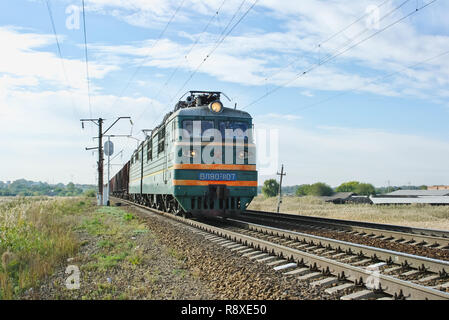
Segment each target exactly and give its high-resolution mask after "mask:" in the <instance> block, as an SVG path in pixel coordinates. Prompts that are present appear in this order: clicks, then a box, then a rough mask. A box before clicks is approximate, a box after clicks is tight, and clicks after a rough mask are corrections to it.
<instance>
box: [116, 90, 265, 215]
mask: <svg viewBox="0 0 449 320" xmlns="http://www.w3.org/2000/svg"><path fill="white" fill-rule="evenodd" d="M221 95H224V94H223V93H221V92H209V91H190V95H189V96H187V98H186V99H185V101H182V100H181V101H179V102H178V103H177V104H176V106H175V109H174V110H173V112H170V113H168V114H167V115H166V116H165V117H164V119H163V121H162V123H161V124H160V125H159V126H158V127H156V128H155V129H153V130H152V132H151V134H149V135H148V136H147V137H146V139H145V141H143V142H142V143H141V144H140V145H139V146H138V148H137V149H136V150H135V151H134V153H133V155H132V157H131V160H130V161H129V162H128V163H127V164H126V165H125V166H124V167H123V168H122V169H121V170H120V171H119V172H118V173H117V174H116V175H115V176H114V177H113V178H112V179H111V184H112V188H111V193H112V195H114V196H116V197H121V198H126V199H129V200H132V201H134V202H136V203H139V204H143V205H146V206H148V207H152V208H155V209H159V210H163V211H166V212H171V213H174V214H182V215H193V216H230V215H237V214H239V213H241V212H243V211H244V210H246V208H247V206H248V205H249V203H250V202H251V200H252V199H253V198H254V197H255V196H256V195H257V171H256V157H255V154H256V150H255V144H254V141H253V123H252V118H251V116H250V115H249V114H248V113H247V112H243V111H240V110H236V109H235V108H234V109H232V108H226V107H224V106H223V103H222V102H221Z"/></svg>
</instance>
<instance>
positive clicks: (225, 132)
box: [219, 121, 248, 139]
mask: <svg viewBox="0 0 449 320" xmlns="http://www.w3.org/2000/svg"><path fill="white" fill-rule="evenodd" d="M219 129H220V132H221V136H222V137H223V138H226V139H228V138H232V137H234V136H236V137H244V136H245V134H247V132H246V130H248V124H247V123H246V122H241V121H220V123H219ZM231 130H232V131H231Z"/></svg>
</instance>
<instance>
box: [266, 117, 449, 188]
mask: <svg viewBox="0 0 449 320" xmlns="http://www.w3.org/2000/svg"><path fill="white" fill-rule="evenodd" d="M257 127H258V128H259V129H260V128H270V129H273V128H276V129H278V130H279V143H280V150H279V158H278V165H279V166H280V164H281V163H283V164H284V166H285V170H286V171H287V173H288V174H287V176H286V177H285V183H286V185H294V184H303V183H314V182H317V181H322V182H326V183H328V184H330V185H332V186H338V185H339V184H341V183H342V182H345V181H350V180H358V181H366V182H370V183H373V184H375V185H376V186H383V185H386V181H388V180H390V181H391V183H392V184H393V185H404V184H408V182H411V183H412V184H416V185H419V184H444V183H445V181H448V180H449V173H448V172H447V168H446V167H447V164H446V160H445V159H447V157H449V143H448V142H445V141H442V140H437V139H433V138H428V137H423V136H417V135H409V134H398V133H392V132H387V131H383V130H377V129H355V128H339V127H331V126H320V127H318V128H317V129H316V130H310V129H307V130H306V129H302V128H300V127H297V126H294V125H290V124H289V123H285V122H284V123H283V124H282V126H280V125H276V124H273V123H267V122H264V123H262V122H258V125H257ZM260 178H261V182H263V180H265V179H267V178H269V177H260Z"/></svg>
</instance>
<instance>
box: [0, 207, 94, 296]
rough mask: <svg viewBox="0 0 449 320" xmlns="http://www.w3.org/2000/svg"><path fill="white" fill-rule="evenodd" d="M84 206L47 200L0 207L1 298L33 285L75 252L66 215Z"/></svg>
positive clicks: (16, 294)
mask: <svg viewBox="0 0 449 320" xmlns="http://www.w3.org/2000/svg"><path fill="white" fill-rule="evenodd" d="M85 207H86V204H85V202H80V201H74V200H65V201H55V200H49V199H46V198H19V199H17V198H15V199H14V200H11V201H5V202H3V203H2V204H1V205H0V256H1V260H2V261H1V262H2V263H1V266H0V298H1V299H13V298H15V297H17V296H18V295H20V294H21V293H22V292H23V291H24V290H25V289H27V288H30V287H32V286H35V285H36V284H37V283H38V282H39V280H40V279H42V278H43V277H45V276H46V275H48V274H50V273H51V272H52V270H53V268H54V266H56V265H57V264H58V263H60V262H61V261H62V260H63V259H64V258H67V257H68V256H69V255H71V254H72V253H73V252H75V251H76V250H77V248H78V243H77V241H76V238H75V237H74V235H73V233H72V232H70V229H71V227H70V225H71V222H70V219H68V216H70V214H77V213H78V212H79V211H81V210H83V209H85ZM63 217H64V218H63Z"/></svg>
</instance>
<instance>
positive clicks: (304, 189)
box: [296, 184, 310, 196]
mask: <svg viewBox="0 0 449 320" xmlns="http://www.w3.org/2000/svg"><path fill="white" fill-rule="evenodd" d="M309 194H310V184H302V185H300V186H299V187H298V189H296V195H297V196H307V195H309Z"/></svg>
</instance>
